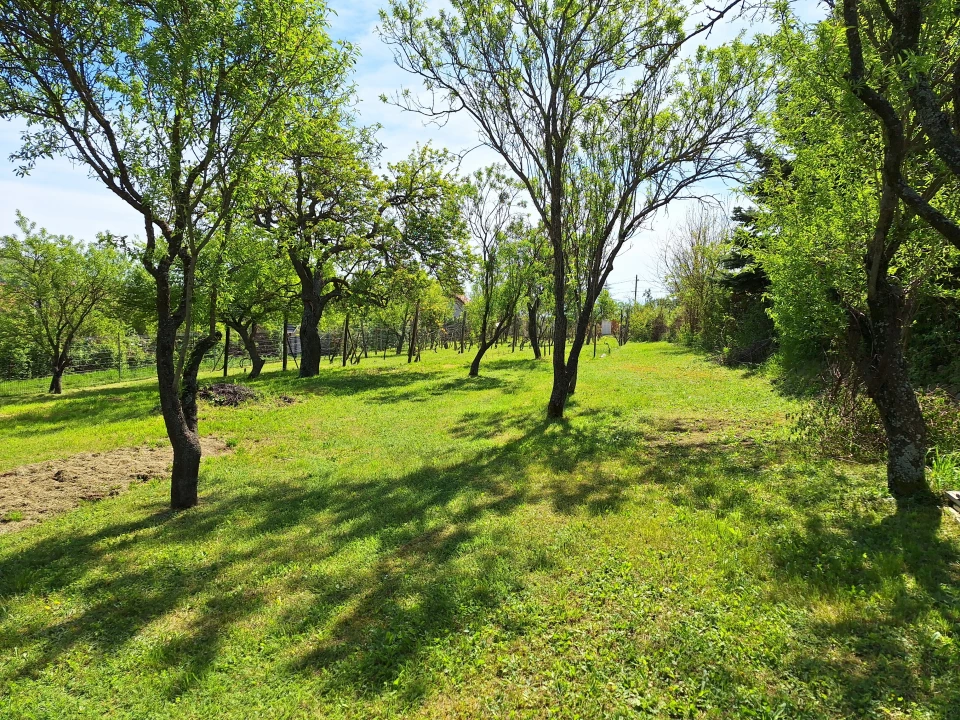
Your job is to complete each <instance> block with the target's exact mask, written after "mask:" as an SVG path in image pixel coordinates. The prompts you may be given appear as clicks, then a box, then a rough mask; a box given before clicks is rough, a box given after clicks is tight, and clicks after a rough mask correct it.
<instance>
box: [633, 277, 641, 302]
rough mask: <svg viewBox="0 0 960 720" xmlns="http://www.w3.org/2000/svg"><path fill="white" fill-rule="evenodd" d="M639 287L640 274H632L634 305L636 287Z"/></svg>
mask: <svg viewBox="0 0 960 720" xmlns="http://www.w3.org/2000/svg"><path fill="white" fill-rule="evenodd" d="M639 287H640V276H639V275H636V276H634V280H633V304H634V305H636V304H637V288H639Z"/></svg>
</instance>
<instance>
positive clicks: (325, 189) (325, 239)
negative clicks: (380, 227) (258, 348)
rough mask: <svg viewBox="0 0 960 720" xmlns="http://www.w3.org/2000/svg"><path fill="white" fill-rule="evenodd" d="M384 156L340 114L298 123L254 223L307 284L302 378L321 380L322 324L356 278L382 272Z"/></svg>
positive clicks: (273, 168) (272, 169)
mask: <svg viewBox="0 0 960 720" xmlns="http://www.w3.org/2000/svg"><path fill="white" fill-rule="evenodd" d="M378 151H379V149H378V147H377V146H376V144H375V143H374V141H373V138H372V136H371V135H370V134H369V133H368V132H366V131H364V130H355V129H353V128H351V127H350V125H349V122H348V118H345V117H343V116H342V115H341V114H340V113H339V112H334V113H323V114H316V115H308V116H306V117H301V118H298V122H297V123H295V124H294V125H293V127H292V128H291V129H290V132H288V137H287V144H286V146H285V147H284V149H283V152H282V153H281V154H279V155H278V156H277V157H276V158H274V160H273V162H272V163H271V164H270V166H269V168H268V180H267V182H266V183H265V184H264V189H263V190H262V192H261V196H260V197H259V198H258V199H257V203H256V207H255V209H254V213H253V215H254V221H255V222H256V224H257V225H258V226H259V227H261V228H263V229H264V230H266V231H267V232H268V233H269V234H270V235H272V236H273V238H274V240H275V243H276V245H277V247H278V248H279V250H280V251H281V252H282V253H284V254H286V255H287V257H288V258H289V261H290V263H291V265H292V267H293V270H294V272H295V273H296V276H297V278H298V280H299V295H300V301H301V303H302V315H301V321H300V342H301V352H302V355H301V357H300V377H313V376H315V375H317V374H318V373H319V372H320V357H321V346H320V333H319V327H320V322H321V320H322V318H323V313H324V311H325V310H326V308H327V307H328V305H330V303H333V302H336V301H338V300H340V299H342V298H343V297H344V296H345V294H346V293H347V292H348V291H349V288H350V284H351V282H352V280H353V278H354V276H356V275H362V274H364V273H366V272H369V271H370V270H371V268H374V267H375V266H376V265H377V262H376V261H377V258H376V255H375V254H374V250H373V247H372V242H371V240H372V237H371V234H372V231H373V228H374V226H375V217H374V216H375V215H376V211H377V206H376V197H377V193H378V182H377V178H376V177H375V176H374V174H373V172H372V171H371V169H370V164H371V162H372V161H373V160H375V159H376V157H377V153H378Z"/></svg>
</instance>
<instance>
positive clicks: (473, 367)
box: [470, 342, 490, 377]
mask: <svg viewBox="0 0 960 720" xmlns="http://www.w3.org/2000/svg"><path fill="white" fill-rule="evenodd" d="M489 349H490V345H489V344H487V343H484V342H481V343H480V345H479V346H478V348H477V355H476V357H474V358H473V362H472V363H470V377H477V376H478V375H479V374H480V361H481V360H482V359H483V356H484V354H485V353H486V352H487V350H489Z"/></svg>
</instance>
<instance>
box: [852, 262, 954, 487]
mask: <svg viewBox="0 0 960 720" xmlns="http://www.w3.org/2000/svg"><path fill="white" fill-rule="evenodd" d="M867 307H868V312H869V315H868V316H867V317H864V316H862V315H861V317H859V318H856V319H855V320H854V322H852V323H851V326H850V332H851V337H852V340H853V345H854V353H855V357H856V359H857V365H858V368H859V370H860V373H861V375H862V376H863V378H864V381H865V384H866V388H867V394H868V395H869V396H870V399H871V400H873V403H874V405H875V406H876V408H877V411H878V413H879V414H880V419H881V421H882V422H883V428H884V432H885V435H886V440H887V487H888V489H889V491H890V494H891V495H892V496H893V497H894V498H895V499H896V500H897V503H898V504H901V503H904V502H910V503H918V502H919V503H932V502H936V498H935V496H934V494H933V492H932V491H931V490H930V486H929V485H928V484H927V479H926V457H927V428H926V421H925V420H924V418H923V412H922V410H921V409H920V403H919V402H918V401H917V395H916V393H915V392H914V389H913V386H912V384H911V383H910V378H909V374H908V372H907V361H906V358H905V356H904V352H903V326H904V318H905V317H906V316H907V314H908V313H907V310H906V307H905V300H904V293H903V291H902V289H901V288H900V287H898V286H897V285H896V282H895V281H894V280H893V279H892V278H890V277H889V276H888V275H887V273H886V269H885V268H884V271H883V272H882V273H880V274H879V276H878V278H877V280H876V290H875V292H874V293H873V297H872V298H870V299H868V301H867Z"/></svg>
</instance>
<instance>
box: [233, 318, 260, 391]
mask: <svg viewBox="0 0 960 720" xmlns="http://www.w3.org/2000/svg"><path fill="white" fill-rule="evenodd" d="M227 324H228V325H229V326H230V327H231V328H233V329H234V330H236V331H237V335H239V336H240V340H241V341H242V342H243V347H244V348H245V349H246V351H247V355H249V356H250V363H251V367H250V375H249V378H250V379H251V380H256V379H257V378H258V377H260V372H261V371H262V370H263V366H264V364H265V363H266V361H265V360H264V359H263V358H262V357H261V356H260V348H259V346H258V345H257V340H256V335H257V324H256V323H255V322H252V323H250V324H249V325H244V324H243V323H242V322H238V321H236V320H228V321H227Z"/></svg>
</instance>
